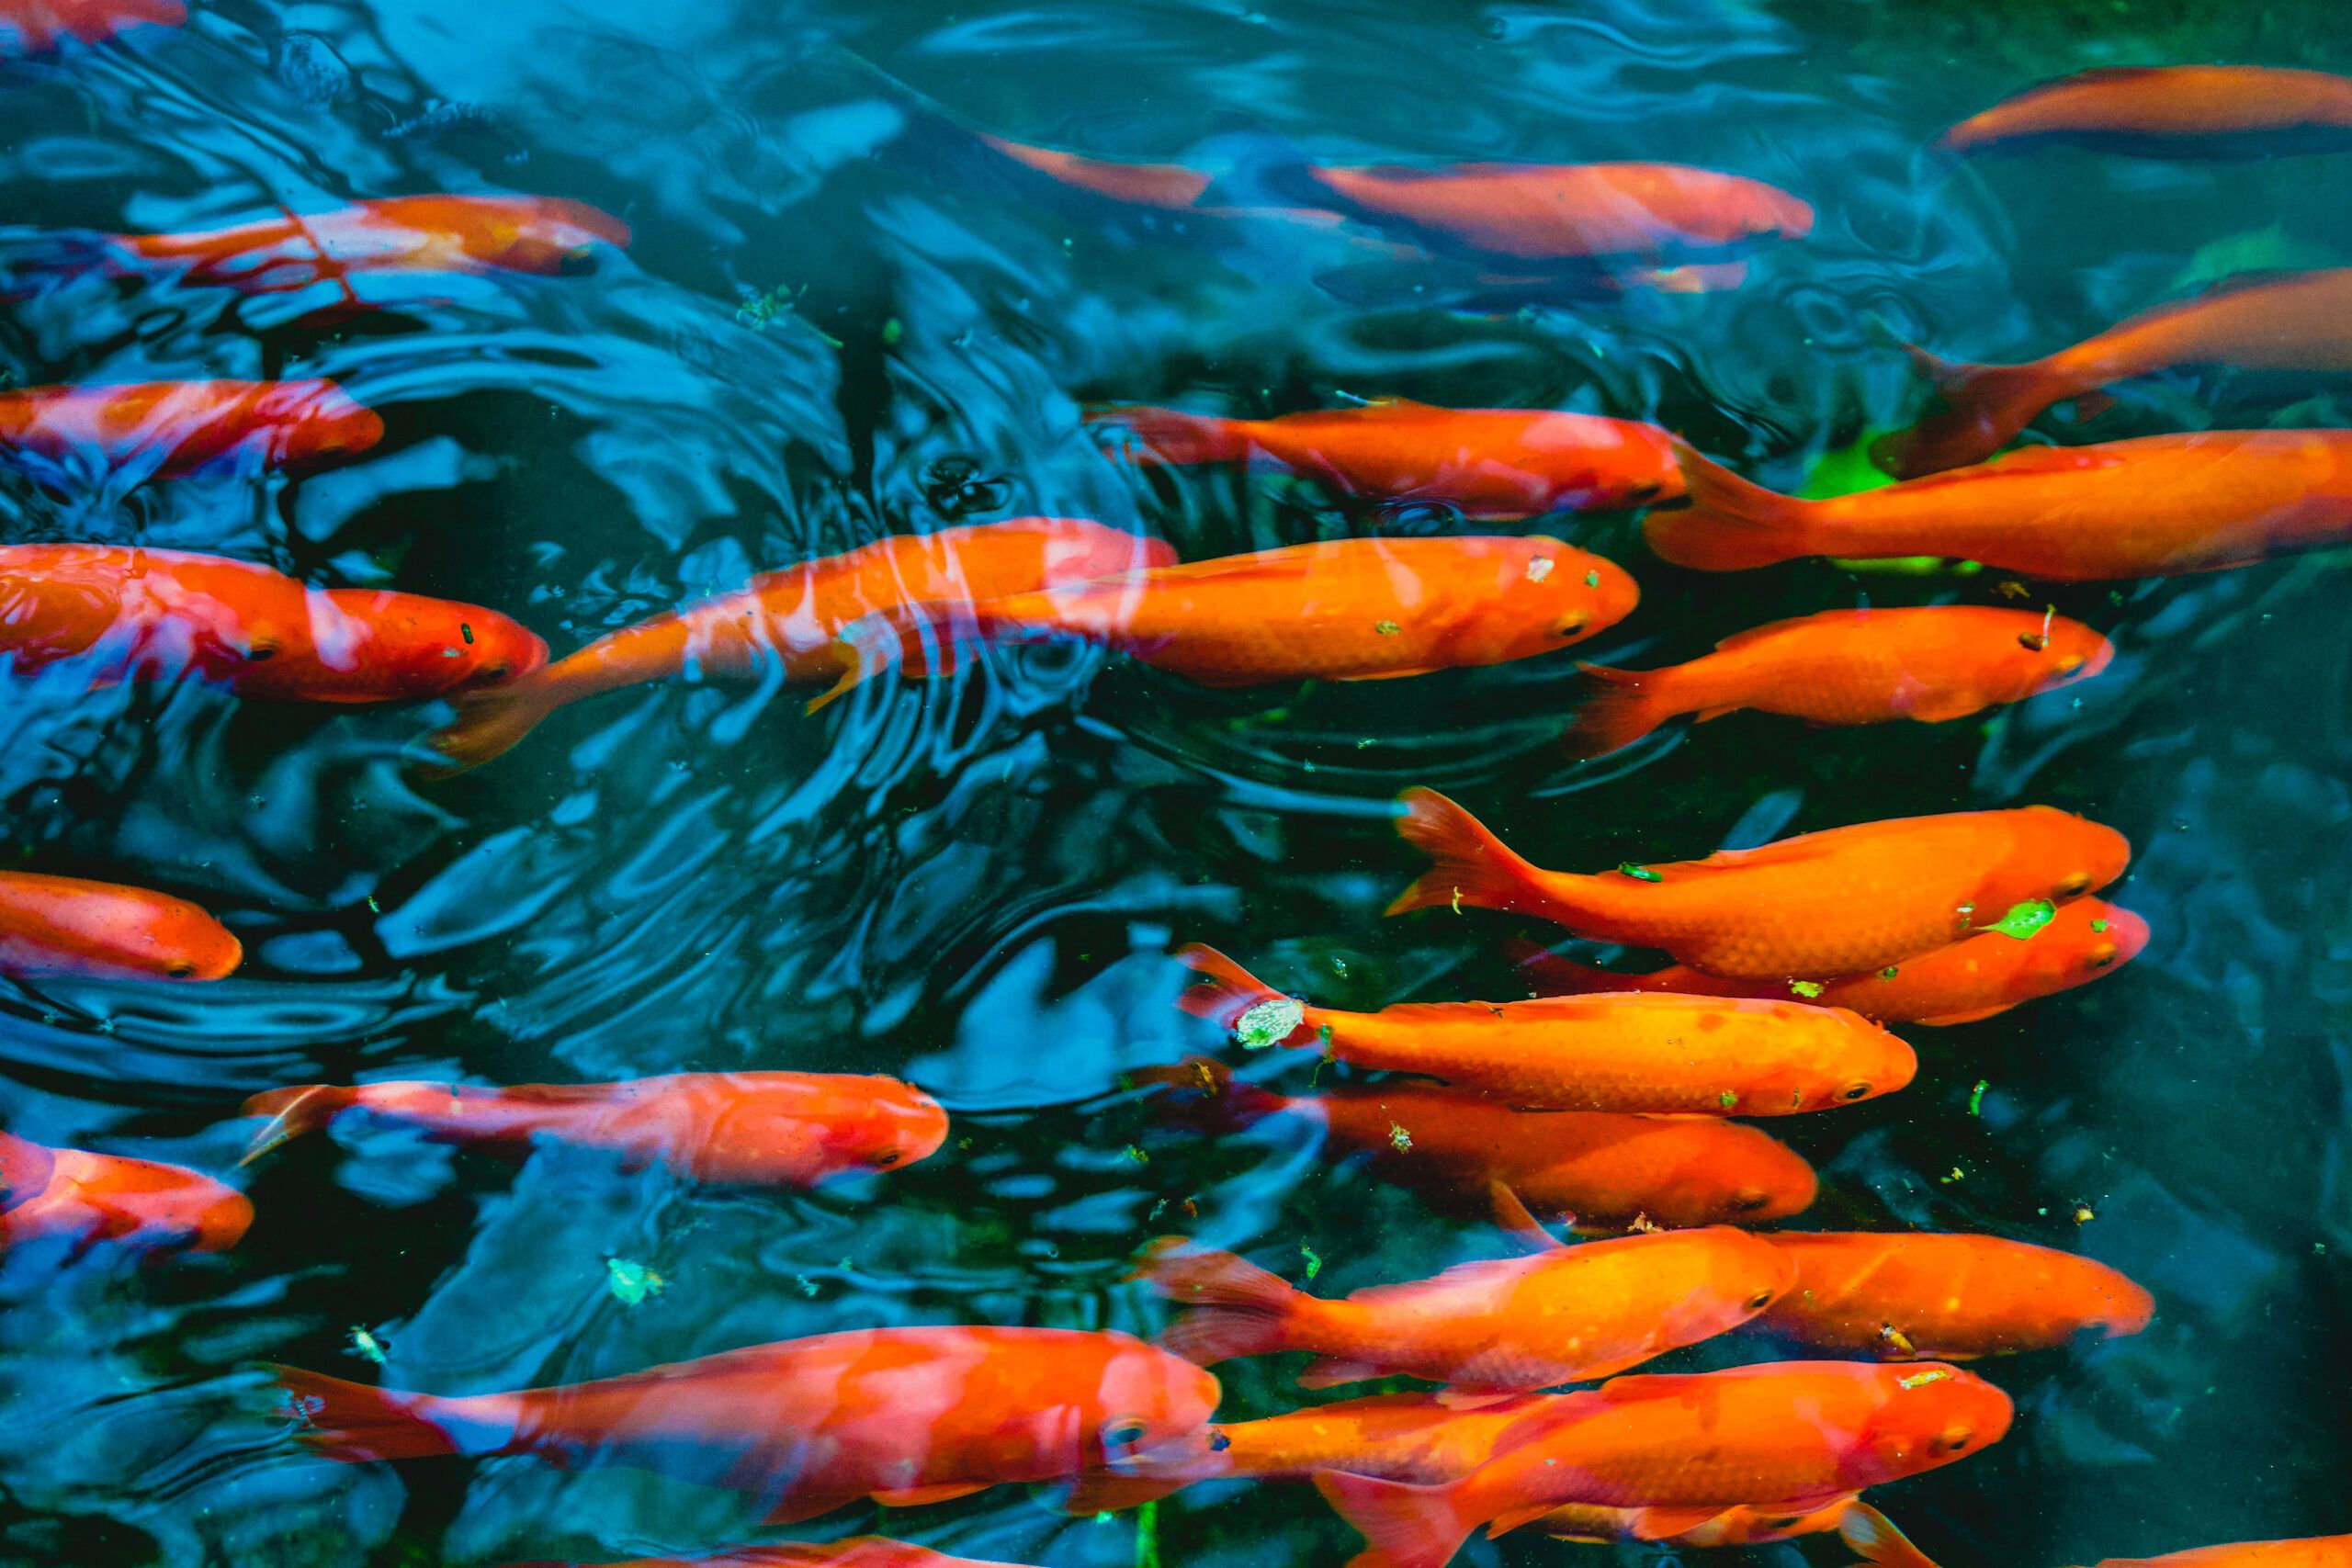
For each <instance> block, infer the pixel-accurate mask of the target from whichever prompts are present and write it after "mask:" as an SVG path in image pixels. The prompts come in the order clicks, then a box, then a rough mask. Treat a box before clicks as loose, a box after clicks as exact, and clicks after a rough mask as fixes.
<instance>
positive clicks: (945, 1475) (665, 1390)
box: [273, 1326, 1217, 1524]
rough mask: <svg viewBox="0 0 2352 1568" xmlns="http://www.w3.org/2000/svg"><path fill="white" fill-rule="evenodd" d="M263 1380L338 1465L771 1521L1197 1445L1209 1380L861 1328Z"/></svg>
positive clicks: (1189, 1367)
mask: <svg viewBox="0 0 2352 1568" xmlns="http://www.w3.org/2000/svg"><path fill="white" fill-rule="evenodd" d="M273 1371H274V1373H275V1375H276V1376H277V1379H278V1381H279V1382H281V1383H283V1384H284V1385H285V1387H286V1389H287V1392H288V1394H289V1395H291V1397H292V1404H293V1406H294V1409H295V1411H296V1412H297V1413H298V1415H299V1416H300V1417H301V1419H302V1423H303V1430H302V1432H301V1437H302V1438H303V1440H304V1441H305V1442H306V1443H307V1444H308V1445H309V1446H310V1447H311V1448H312V1449H313V1450H316V1451H318V1452H321V1453H323V1454H326V1455H328V1456H329V1457H331V1458H334V1459H339V1460H345V1461H365V1460H405V1459H422V1458H426V1457H430V1456H433V1455H437V1454H471V1455H490V1454H523V1453H528V1454H536V1455H537V1456H539V1457H540V1458H542V1459H545V1460H548V1461H552V1462H554V1463H557V1464H560V1465H562V1466H564V1467H566V1468H579V1467H582V1466H585V1465H588V1464H619V1465H628V1466H632V1467H634V1468H637V1469H640V1470H650V1471H656V1472H661V1473H662V1474H665V1475H669V1476H673V1477H676V1478H679V1479H683V1480H688V1481H695V1482H698V1483H702V1484H705V1485H715V1486H723V1487H727V1488H729V1489H731V1490H734V1491H739V1492H746V1493H750V1494H752V1495H753V1496H754V1497H755V1498H756V1499H757V1500H758V1502H759V1503H760V1505H761V1506H763V1508H765V1509H766V1510H767V1516H766V1517H767V1518H768V1520H769V1522H771V1523H775V1524H789V1523H792V1522H795V1521H797V1520H800V1519H809V1518H815V1517H817V1516H819V1515H820V1514H825V1513H830V1512H831V1511H832V1510H833V1509H835V1508H839V1507H844V1506H848V1505H850V1504H852V1503H854V1502H856V1501H858V1500H859V1499H860V1498H863V1497H871V1498H873V1499H874V1500H875V1501H876V1502H877V1503H880V1504H882V1505H884V1506H888V1507H913V1506H918V1505H921V1504H924V1503H939V1502H945V1501H947V1500H948V1499H950V1498H953V1497H962V1496H967V1495H970V1494H972V1493H975V1492H981V1491H985V1490H987V1489H988V1488H989V1487H991V1486H999V1485H1023V1484H1030V1483H1039V1482H1046V1481H1054V1480H1059V1479H1065V1478H1069V1477H1074V1476H1078V1475H1081V1474H1084V1473H1086V1472H1089V1471H1097V1470H1103V1469H1109V1470H1113V1471H1119V1470H1123V1469H1124V1468H1125V1466H1126V1465H1128V1464H1129V1463H1131V1462H1132V1461H1134V1459H1135V1458H1136V1456H1139V1455H1142V1454H1145V1453H1157V1454H1159V1455H1161V1456H1162V1457H1165V1458H1171V1459H1172V1458H1175V1457H1177V1456H1179V1455H1181V1454H1182V1452H1184V1451H1185V1450H1186V1449H1187V1448H1188V1447H1190V1446H1197V1445H1204V1444H1205V1443H1206V1442H1207V1440H1208V1438H1207V1426H1206V1423H1207V1421H1208V1418H1209V1416H1210V1414H1211V1412H1213V1411H1214V1410H1215V1409H1216V1401H1217V1382H1216V1377H1215V1376H1213V1375H1212V1374H1210V1373H1208V1372H1206V1371H1202V1370H1201V1369H1200V1368H1198V1367H1196V1366H1193V1364H1192V1363H1191V1362H1189V1361H1184V1360H1180V1359H1177V1358H1176V1357H1174V1356H1170V1355H1168V1354H1167V1353H1165V1352H1164V1351H1160V1350H1155V1349H1153V1348H1151V1347H1150V1346H1148V1345H1146V1344H1144V1343H1143V1342H1142V1341H1141V1340H1139V1339H1136V1338H1133V1337H1129V1336H1127V1335H1125V1334H1116V1333H1084V1332H1079V1331H1076V1330H1071V1329H1059V1328H989V1327H968V1326H953V1327H936V1328H875V1329H861V1330H856V1331H853V1332H850V1333H845V1334H824V1335H819V1336H817V1337H814V1338H809V1339H787V1340H784V1341H781V1342H779V1343H776V1344H773V1345H754V1346H752V1347H750V1348H746V1349H741V1350H729V1351H727V1352H724V1353H723V1354H720V1355H716V1356H705V1357H702V1358H700V1359H696V1360H691V1361H679V1362H675V1363H673V1364H671V1365H668V1366H661V1367H653V1368H650V1369H649V1370H647V1371H641V1372H632V1373H629V1374H628V1375H627V1376H623V1377H615V1378H602V1379H599V1380H597V1381H595V1382H582V1383H568V1384H564V1385H562V1386H560V1387H553V1388H537V1389H525V1390H523V1391H521V1392H519V1393H481V1394H472V1395H468V1396H462V1397H454V1398H452V1397H443V1396H439V1395H435V1394H426V1393H399V1392H396V1391H393V1390H390V1389H378V1388H369V1387H368V1386H366V1385H365V1384H362V1383H354V1382H344V1381H343V1380H342V1379H340V1378H331V1377H326V1376H323V1375H322V1374H320V1373H317V1372H306V1371H297V1370H295V1369H293V1368H276V1369H273Z"/></svg>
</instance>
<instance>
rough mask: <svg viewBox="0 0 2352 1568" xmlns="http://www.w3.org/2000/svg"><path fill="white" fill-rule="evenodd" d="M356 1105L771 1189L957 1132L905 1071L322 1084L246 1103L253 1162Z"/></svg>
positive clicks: (411, 1123)
mask: <svg viewBox="0 0 2352 1568" xmlns="http://www.w3.org/2000/svg"><path fill="white" fill-rule="evenodd" d="M345 1111H364V1112H365V1113H367V1114H368V1116H370V1117H374V1118H377V1119H379V1120H381V1121H387V1122H398V1123H400V1124H401V1125H403V1126H408V1127H413V1128H416V1129H417V1130H419V1131H421V1132H422V1133H423V1134H424V1135H425V1137H426V1138H427V1139H429V1140H431V1141H432V1142H434V1143H438V1144H458V1145H468V1146H480V1147H485V1148H490V1149H493V1150H503V1151H504V1152H506V1153H509V1154H513V1155H518V1156H519V1155H523V1154H527V1153H528V1152H529V1151H530V1149H531V1147H532V1145H534V1144H535V1143H537V1141H538V1140H540V1139H542V1138H544V1139H548V1140H551V1141H553V1142H556V1143H563V1144H571V1145H579V1146H582V1147H587V1148H599V1149H608V1150H611V1151H612V1152H614V1153H616V1154H617V1155H619V1156H621V1157H622V1159H623V1161H624V1162H625V1163H626V1164H627V1165H628V1166H629V1167H630V1168H644V1167H646V1166H650V1165H657V1164H658V1165H662V1166H666V1167H668V1168H670V1169H672V1170H673V1171H675V1172H677V1173H678V1174H679V1175H681V1176H684V1177H688V1178H690V1179H694V1180H696V1181H712V1182H742V1183H750V1184H753V1185H763V1186H783V1187H813V1186H815V1185H816V1184H817V1183H819V1182H820V1181H822V1180H824V1179H827V1178H828V1177H832V1176H839V1175H842V1174H844V1173H846V1172H852V1171H860V1170H895V1169H897V1168H899V1167H901V1166H909V1165H912V1164H914V1163H915V1162H916V1161H917V1160H921V1159H924V1158H927V1157H929V1156H931V1155H933V1154H934V1153H936V1152H937V1151H938V1148H939V1145H941V1144H943V1143H944V1142H945V1141H946V1138H947V1113H946V1112H945V1111H942V1110H941V1109H940V1108H939V1102H938V1101H937V1100H933V1099H932V1098H931V1096H929V1095H927V1094H925V1093H923V1092H922V1090H921V1089H916V1088H914V1087H913V1086H911V1085H910V1084H905V1083H901V1082H899V1080H898V1079H897V1078H889V1077H857V1076H853V1075H850V1074H846V1073H786V1072H768V1073H676V1074H673V1075H671V1076H669V1077H652V1078H631V1079H628V1080H627V1081H625V1082H622V1083H589V1084H518V1085H515V1086H514V1087H512V1088H506V1089H476V1088H474V1087H472V1086H470V1085H466V1084H446V1083H413V1082H412V1083H369V1084H358V1085H356V1086H352V1087H348V1088H343V1087H337V1086H334V1085H329V1084H311V1085H308V1086H305V1087H302V1088H299V1089H270V1090H268V1091H266V1093H262V1094H257V1095H255V1096H254V1097H253V1098H252V1099H251V1100H247V1101H246V1102H245V1111H244V1113H245V1114H246V1115H248V1116H266V1117H268V1118H269V1119H270V1120H269V1124H268V1125H267V1126H266V1127H264V1128H263V1129H262V1130H261V1132H260V1133H259V1134H256V1135H255V1136H254V1141H253V1146H252V1148H251V1149H250V1150H248V1151H247V1153H246V1155H245V1157H244V1161H243V1162H242V1163H246V1164H250V1163H251V1162H252V1161H254V1160H255V1159H257V1158H259V1157H260V1156H262V1155H264V1154H266V1153H268V1152H269V1151H270V1150H271V1149H274V1148H276V1147H277V1145H280V1144H283V1143H285V1142H286V1141H287V1140H288V1139H289V1138H297V1137H300V1136H301V1135H302V1134H305V1133H313V1132H317V1131H319V1130H320V1129H322V1128H323V1127H325V1126H326V1125H327V1124H328V1123H330V1122H333V1121H334V1120H335V1118H337V1117H338V1116H341V1115H343V1114H344V1113H345Z"/></svg>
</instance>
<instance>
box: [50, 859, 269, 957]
mask: <svg viewBox="0 0 2352 1568" xmlns="http://www.w3.org/2000/svg"><path fill="white" fill-rule="evenodd" d="M53 924H54V927H55V930H56V932H57V941H56V952H55V955H54V961H53V962H43V963H40V964H33V965H30V966H29V967H31V968H33V969H38V970H45V971H48V972H51V973H62V974H77V975H101V976H112V977H115V978H119V979H148V980H218V979H220V978H222V977H223V976H227V975H229V974H230V973H232V971H234V970H235V969H236V967H237V965H238V964H241V963H243V961H244V955H245V954H244V947H243V944H242V943H240V942H238V941H237V939H236V937H235V936H234V935H233V934H232V932H231V931H230V930H229V928H228V927H226V926H224V925H222V924H221V923H220V921H218V920H216V919H213V918H212V917H211V916H210V915H209V914H207V913H205V912H204V911H203V910H202V909H200V908H198V907H197V906H195V905H194V904H191V903H189V902H188V901H187V899H185V898H175V897H171V896H170V895H169V894H165V893H156V892H152V891H150V890H148V889H146V888H143V887H117V886H109V885H102V884H95V883H94V884H89V885H86V886H85V888H84V889H83V890H82V892H81V894H80V896H79V897H74V898H72V899H70V900H66V901H63V902H61V903H60V904H59V905H58V906H57V907H56V909H55V915H54V919H53Z"/></svg>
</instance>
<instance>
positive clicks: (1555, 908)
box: [1388, 789, 2131, 1076]
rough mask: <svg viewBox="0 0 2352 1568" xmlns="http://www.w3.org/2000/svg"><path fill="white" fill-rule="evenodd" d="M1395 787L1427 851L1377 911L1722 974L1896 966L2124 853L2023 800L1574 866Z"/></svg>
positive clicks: (2085, 882)
mask: <svg viewBox="0 0 2352 1568" xmlns="http://www.w3.org/2000/svg"><path fill="white" fill-rule="evenodd" d="M1398 798H1399V800H1400V801H1401V802H1402V804H1403V805H1404V807H1405V814H1404V815H1403V816H1402V817H1400V818H1397V831H1398V832H1399V833H1401V834H1402V835H1403V836H1404V838H1405V841H1406V842H1408V843H1409V844H1411V845H1413V846H1414V847H1415V848H1417V849H1419V850H1421V851H1423V852H1426V853H1427V854H1429V855H1430V857H1431V858H1432V859H1433V860H1435V861H1436V862H1437V864H1436V866H1435V867H1434V868H1433V869H1431V870H1430V871H1429V872H1428V873H1426V874H1424V875H1422V876H1421V878H1420V879H1419V881H1417V882H1415V883H1414V884H1413V885H1412V886H1410V887H1408V888H1407V889H1406V890H1405V891H1404V893H1402V894H1401V895H1399V896H1398V897H1397V901H1396V902H1395V903H1393V904H1391V905H1389V907H1388V912H1389V913H1390V914H1392V915H1396V914H1401V913H1403V912H1405V911H1406V910H1408V909H1421V908H1429V907H1430V906H1431V905H1450V906H1452V907H1454V908H1459V907H1460V906H1462V905H1464V904H1469V905H1475V906H1477V907H1478V908H1491V909H1515V910H1518V911H1519V912H1521V913H1522V914H1531V915H1540V916H1542V917H1543V918H1544V919H1549V920H1553V921H1555V922H1556V923H1558V924H1560V925H1563V926H1566V927H1567V928H1568V929H1569V930H1571V931H1576V932H1577V934H1579V935H1581V936H1588V937H1593V938H1596V939H1599V940H1601V941H1607V942H1623V943H1625V944H1626V945H1627V946H1631V947H1655V948H1662V949H1664V950H1665V951H1666V952H1667V953H1670V954H1672V955H1673V956H1674V957H1675V958H1677V959H1679V961H1680V962H1682V963H1684V964H1689V965H1691V967H1692V968H1695V969H1702V970H1704V971H1706V972H1707V973H1708V974H1711V975H1721V976H1726V977H1728V978H1732V979H1766V978H1771V979H1780V978H1785V977H1786V976H1792V975H1793V976H1813V975H1853V974H1859V973H1860V972H1862V971H1864V970H1870V969H1878V968H1883V967H1884V966H1885V965H1887V964H1900V963H1901V962H1902V961H1903V960H1904V959H1906V958H1911V957H1916V956H1917V955H1918V954H1920V953H1928V952H1931V951H1933V950H1934V949H1936V948H1939V947H1945V946H1949V945H1950V944H1951V943H1952V942H1957V941H1959V940H1960V939H1962V937H1965V936H1967V935H1968V934H1969V933H1970V932H1971V931H1976V930H1978V929H1981V928H1984V927H1988V926H1992V925H1994V924H1996V922H1998V921H1999V920H2001V919H2003V918H2004V917H2005V915H2006V914H2007V911H2009V910H2011V909H2013V908H2016V907H2017V906H2018V905H2021V904H2028V903H2032V902H2036V901H2045V902H2049V903H2052V904H2058V903H2064V902H2065V901H2067V900H2069V899H2073V898H2078V897H2082V896H2083V895H2084V894H2086V893H2091V892H2096V891H2097V890H2098V889H2099V888H2102V887H2105V886H2107V885H2108V884H2109V883H2110V882H2112V881H2114V880H2115V879H2116V878H2117V877H2119V876H2120V875H2122V874H2123V867H2124V865H2125V863H2126V862H2128V861H2129V860H2130V859H2131V846H2130V845H2129V844H2128V843H2126V842H2125V841H2124V838H2123V835H2122V834H2120V833H2119V832H2117V831H2116V830H2115V829H2112V828H2108V827H2103V826H2101V825H2100V824H2098V823H2097V822H2091V821H2087V820H2086V819H2085V818H2080V817H2077V816H2075V815H2074V814H2073V813H2071V812H2066V811H2060V810H2058V809H2056V808H2055V807H2048V806H2029V807H2021V808H2018V809H2014V810H2007V811H1955V812H1948V813H1946V814H1944V815H1941V816H1937V817H1905V818H1894V819H1892V820H1889V821H1884V822H1862V823H1858V824H1856V825H1854V826H1852V827H1848V828H1831V829H1826V830H1824V831H1822V832H1818V833H1804V834H1800V835H1798V836H1797V837H1795V838H1792V839H1782V840H1779V841H1778V842H1776V843H1770V844H1766V845H1763V846H1762V847H1760V848H1758V849H1752V850H1718V851H1716V852H1714V853H1713V854H1712V855H1709V856H1708V857H1707V858H1706V859H1704V860H1696V861H1670V862H1660V863H1653V864H1648V865H1634V864H1633V863H1630V862H1629V863H1627V864H1626V865H1625V866H1624V867H1623V868H1621V869H1619V870H1618V871H1615V872H1604V873H1602V874H1599V875H1593V876H1580V875H1576V874H1571V873H1567V872H1555V871H1544V870H1541V869H1539V868H1538V867H1536V866H1533V865H1531V864H1529V863H1527V862H1526V861H1525V860H1522V859H1521V858H1520V857H1519V856H1518V855H1516V854H1514V853H1512V852H1511V851H1510V849H1509V848H1507V847H1506V846H1505V845H1504V844H1503V842H1502V840H1499V839H1498V838H1496V837H1495V836H1494V835H1493V834H1492V833H1490V832H1488V831H1487V829H1486V828H1485V827H1484V826H1482V825H1481V824H1480V823H1479V822H1478V820H1477V818H1474V817H1472V816H1471V815H1470V814H1469V813H1468V812H1467V811H1464V810H1463V809H1462V807H1459V806H1456V805H1455V804H1454V803H1453V801H1451V800H1448V799H1447V798H1446V797H1445V796H1443V795H1440V794H1438V793H1437V792H1436V791H1435V790H1431V789H1412V790H1408V791H1406V792H1405V794H1404V795H1401V796H1399V797H1398ZM1567 999H1568V1000H1571V1001H1577V1000H1582V1001H1586V1002H1588V1003H1589V1002H1590V998H1567ZM1627 999H1630V998H1627ZM1520 1005H1521V1006H1538V1005H1541V1004H1538V1003H1522V1004H1520ZM1906 1076H1907V1075H1906Z"/></svg>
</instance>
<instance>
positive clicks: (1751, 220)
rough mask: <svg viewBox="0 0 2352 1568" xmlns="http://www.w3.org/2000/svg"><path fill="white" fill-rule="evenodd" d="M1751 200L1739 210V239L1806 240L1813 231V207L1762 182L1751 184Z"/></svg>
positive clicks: (1749, 194) (1753, 181) (1799, 198)
mask: <svg viewBox="0 0 2352 1568" xmlns="http://www.w3.org/2000/svg"><path fill="white" fill-rule="evenodd" d="M1747 184H1748V186H1750V187H1751V188H1750V189H1749V190H1748V192H1747V195H1748V197H1749V198H1750V199H1749V200H1747V202H1745V203H1742V204H1740V207H1739V209H1738V210H1739V213H1740V219H1739V223H1740V227H1739V235H1738V237H1739V238H1742V239H1749V240H1802V239H1804V237H1805V236H1806V235H1807V234H1810V233H1812V232H1813V204H1812V203H1811V202H1809V201H1805V200H1804V199H1803V198H1802V197H1795V196H1792V195H1791V194H1790V193H1789V192H1787V191H1784V190H1782V189H1781V188H1780V187H1779V186H1770V185H1766V184H1764V183H1763V182H1762V181H1761V180H1752V181H1748V182H1747Z"/></svg>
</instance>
